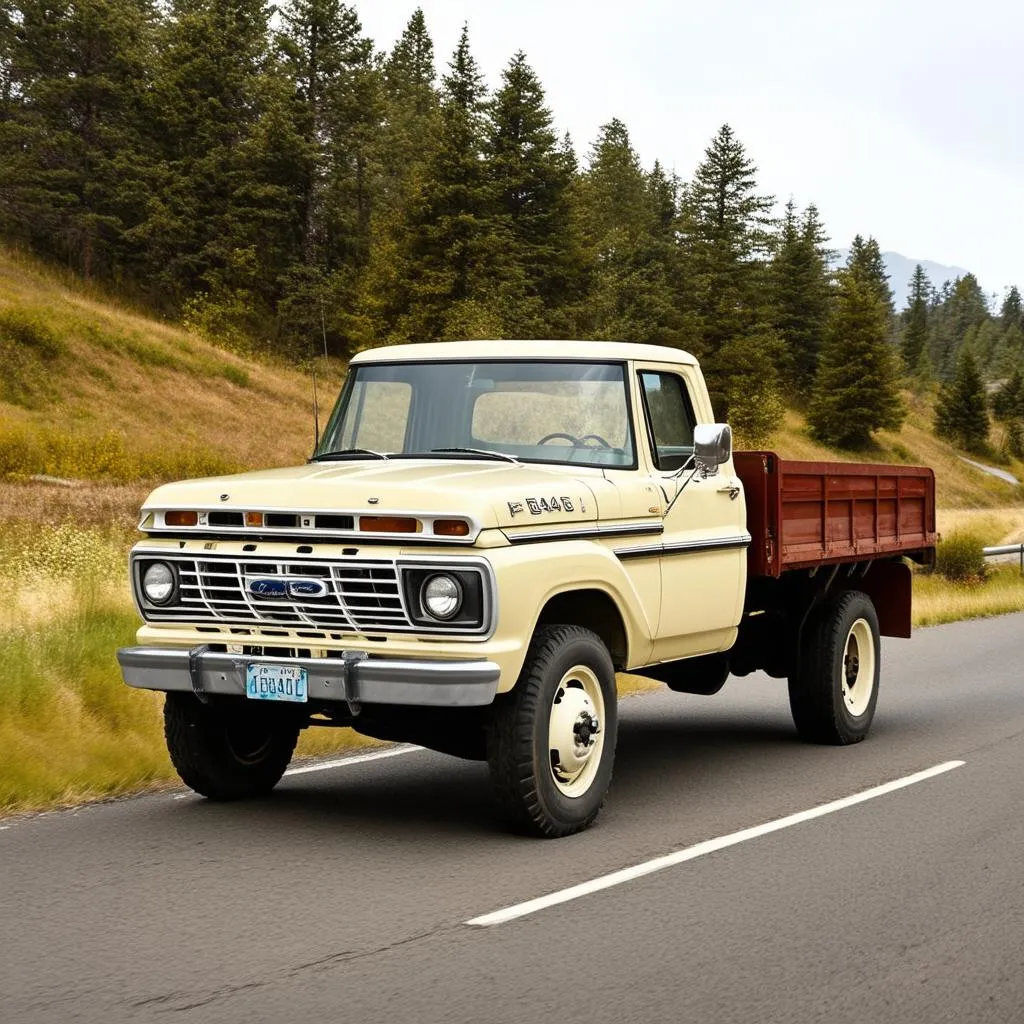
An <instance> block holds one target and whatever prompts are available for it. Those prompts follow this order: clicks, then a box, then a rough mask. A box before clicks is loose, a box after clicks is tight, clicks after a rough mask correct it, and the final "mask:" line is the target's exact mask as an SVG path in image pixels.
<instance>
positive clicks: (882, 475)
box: [735, 451, 936, 576]
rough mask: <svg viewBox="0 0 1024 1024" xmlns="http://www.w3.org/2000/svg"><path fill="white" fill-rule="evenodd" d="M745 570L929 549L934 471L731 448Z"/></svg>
mask: <svg viewBox="0 0 1024 1024" xmlns="http://www.w3.org/2000/svg"><path fill="white" fill-rule="evenodd" d="M735 461H736V472H737V473H738V475H739V477H740V479H741V480H742V481H743V488H744V491H745V492H746V502H747V523H748V529H749V531H750V535H751V538H752V541H751V545H750V550H749V563H748V568H749V572H750V574H751V575H752V576H779V575H781V574H782V573H783V572H785V571H787V570H789V569H809V568H813V567H815V566H822V565H836V564H841V563H847V562H863V561H870V560H874V559H878V558H892V557H893V556H896V555H904V556H906V557H908V558H911V559H913V560H915V561H918V562H923V563H929V562H931V561H932V559H933V557H934V551H935V543H936V533H935V474H934V472H933V471H932V470H931V469H928V468H927V467H924V466H892V465H882V464H876V463H859V462H798V461H794V460H790V459H782V458H780V457H779V456H778V455H777V454H776V453H775V452H758V451H738V452H736V453H735Z"/></svg>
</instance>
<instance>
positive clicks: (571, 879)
mask: <svg viewBox="0 0 1024 1024" xmlns="http://www.w3.org/2000/svg"><path fill="white" fill-rule="evenodd" d="M884 657H885V664H884V670H883V680H882V687H883V689H882V696H881V699H880V703H879V709H878V717H877V718H876V721H875V728H874V730H873V732H872V735H871V737H870V738H869V739H868V740H867V741H866V742H865V743H862V744H859V745H857V746H854V747H850V748H845V749H835V748H818V747H811V746H805V745H802V744H800V743H798V742H797V741H796V739H795V736H794V732H793V729H792V726H791V723H790V719H789V712H788V706H787V703H786V697H785V686H784V684H783V683H780V682H778V681H774V680H769V679H767V678H766V677H763V676H755V677H750V678H748V679H743V680H739V679H733V680H730V682H729V683H728V684H727V686H726V688H725V690H723V691H722V693H720V694H719V695H718V696H717V697H713V698H703V697H689V696H682V695H678V694H673V693H670V692H668V691H664V692H658V693H655V694H651V695H647V696H642V697H636V698H631V699H629V700H626V701H624V702H623V705H622V720H621V727H620V730H621V731H620V745H619V754H618V760H617V766H616V777H615V781H614V782H613V787H612V793H611V796H610V799H609V802H608V804H607V805H606V807H605V810H604V813H603V814H602V816H601V818H600V820H599V822H598V824H597V826H596V827H595V828H593V829H592V830H591V831H589V832H587V833H585V834H583V835H581V836H577V837H573V838H571V839H568V840H560V841H555V842H545V841H538V840H530V839H522V838H519V837H516V836H514V835H510V834H508V833H506V832H504V831H503V830H502V828H501V824H500V822H499V820H498V819H497V818H496V815H495V811H494V808H493V805H492V802H491V798H490V792H489V784H488V779H487V773H486V769H485V768H484V767H483V766H481V765H478V764H471V763H467V762H461V761H457V760H454V759H449V758H445V757H442V756H440V755H435V754H432V753H428V752H425V751H413V752H407V753H402V754H399V755H397V756H389V757H385V758H377V759H374V760H369V761H355V762H351V763H348V764H345V765H342V766H338V767H334V768H329V769H322V770H317V771H311V772H303V773H301V774H294V775H290V776H289V777H287V778H286V779H285V780H284V781H283V783H282V784H281V786H280V788H279V790H278V791H277V793H276V794H275V795H274V796H273V797H272V798H271V799H270V800H267V801H264V802H260V803H253V804H246V805H243V804H236V805H214V804H209V803H207V802H205V801H203V800H201V799H200V798H198V797H195V796H193V795H191V794H187V795H186V794H182V793H179V794H161V795H156V796H147V797H141V798H138V799H132V800H125V801H121V802H117V803H112V804H107V805H101V806H93V807H86V808H83V809H81V810H79V811H71V812H63V813H55V814H50V815H43V816H40V817H36V818H26V819H15V820H8V821H6V822H0V828H2V830H0V1021H2V1022H4V1024H36V1022H66V1021H87V1022H97V1024H115V1022H121V1021H142V1022H152V1021H171V1020H173V1021H183V1022H202V1024H207V1022H210V1024H217V1022H225V1024H227V1022H232V1024H234V1022H246V1024H257V1022H291V1021H304V1022H305V1021H308V1022H320V1021H324V1022H348V1021H378V1020H379V1021H415V1022H432V1021H446V1022H462V1021H465V1022H473V1024H478V1022H503V1021H530V1022H536V1021H546V1022H547V1021H563V1020H569V1021H587V1022H615V1024H621V1022H628V1021H643V1022H655V1021H665V1022H673V1024H676V1022H680V1021H691V1020H692V1021H699V1022H701V1024H717V1022H732V1021H736V1022H744V1024H749V1022H767V1021H773V1022H774V1021H779V1022H805V1021H827V1022H829V1024H845V1022H850V1024H854V1022H856V1024H866V1022H871V1024H888V1022H893V1024H895V1022H899V1024H908V1022H917V1021H920V1022H922V1024H941V1022H946V1021H949V1022H957V1024H962V1022H970V1024H983V1022H990V1021H991V1022H1000V1024H1019V1022H1021V1021H1024V815H1022V807H1024V616H1010V617H1006V618H1001V619H994V620H988V621H982V622H974V623H960V624H956V625H952V626H943V627H939V628H935V629H929V630H922V631H920V632H918V633H917V635H916V636H915V638H914V639H913V640H912V641H887V642H886V643H885V649H884ZM0 759H2V752H0ZM961 761H962V762H963V764H962V765H958V764H957V762H961ZM939 766H941V768H940V767H939ZM932 768H936V771H937V774H933V775H930V776H927V777H924V778H920V779H919V781H914V778H915V777H916V776H917V773H920V772H927V770H928V769H932ZM908 780H909V781H908ZM893 782H900V785H901V788H886V789H884V790H883V791H881V792H877V793H875V792H868V791H872V790H874V788H875V787H879V786H884V785H885V784H887V783H893ZM858 794H861V795H862V798H861V799H860V802H855V803H852V804H851V803H849V802H843V798H846V797H851V796H855V795H858ZM834 801H840V803H839V804H836V805H834V806H833V805H832V802H834ZM822 805H829V806H825V807H824V808H823V807H822ZM814 808H821V810H819V811H816V812H814V814H813V815H810V816H808V815H805V814H803V813H802V812H807V811H811V810H812V809H814ZM790 816H795V817H790ZM779 819H785V820H783V821H781V822H780V821H779ZM771 822H776V823H777V824H775V825H770V827H769V828H768V829H767V830H765V829H759V828H757V826H763V825H766V824H768V823H771ZM744 830H750V832H746V831H744ZM736 833H741V835H740V837H739V838H738V839H737V837H736V836H735V834H736ZM722 837H732V838H727V839H725V840H723V842H722V843H716V842H709V841H714V840H722ZM723 843H727V844H730V845H724V847H723ZM698 844H708V845H707V846H700V845H698ZM677 851H688V852H685V853H683V854H682V855H681V856H680V857H677V858H675V860H674V861H670V862H669V865H668V866H664V863H663V862H662V869H661V870H658V871H655V872H653V873H648V874H638V873H637V872H627V873H626V875H625V877H623V876H615V877H613V879H612V880H611V881H616V879H618V884H611V885H607V887H605V888H597V889H596V891H589V890H588V891H587V892H586V893H585V894H584V895H580V896H578V898H575V899H568V900H566V895H567V894H566V893H565V890H566V889H567V888H568V887H571V886H574V885H578V884H581V883H587V882H590V881H592V880H594V879H600V878H602V877H603V876H607V875H608V874H609V873H614V872H619V871H621V870H622V869H628V868H631V867H635V866H641V867H640V869H639V870H640V871H646V870H648V869H649V867H650V866H651V865H650V862H651V861H652V859H655V858H659V857H664V856H665V855H669V854H672V853H674V852H677ZM707 851H710V852H707ZM701 854H702V855H701ZM644 865H646V867H645V866H644ZM655 866H657V865H655ZM602 884H605V883H602ZM590 888H591V889H593V888H594V887H590ZM552 894H554V896H555V898H556V899H558V900H565V901H564V902H558V903H556V904H555V905H553V906H549V907H546V908H544V909H540V910H536V911H535V912H533V913H526V914H525V916H518V917H514V919H511V920H508V921H507V922H506V923H499V924H493V925H491V926H488V927H480V926H477V925H469V924H467V923H466V922H468V921H474V920H478V919H480V918H481V917H483V918H484V919H485V920H488V915H491V914H492V913H493V912H496V911H507V910H510V908H511V911H510V912H511V913H512V914H522V913H523V909H524V908H523V904H524V903H526V902H527V901H530V900H533V899H535V898H537V897H542V896H549V895H552ZM568 895H572V894H571V893H570V894H568ZM526 909H527V910H528V909H529V907H527V908H526Z"/></svg>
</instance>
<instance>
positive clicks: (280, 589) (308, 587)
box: [246, 576, 327, 599]
mask: <svg viewBox="0 0 1024 1024" xmlns="http://www.w3.org/2000/svg"><path fill="white" fill-rule="evenodd" d="M246 589H247V590H248V591H249V593H250V594H252V595H253V597H262V598H272V599H273V598H287V597H295V598H299V597H324V596H325V595H326V594H327V584H326V583H325V582H324V581H323V580H315V579H306V578H304V577H295V576H285V577H281V576H278V577H276V578H275V577H272V576H271V577H262V576H261V577H256V578H255V579H252V578H250V579H248V580H247V581H246Z"/></svg>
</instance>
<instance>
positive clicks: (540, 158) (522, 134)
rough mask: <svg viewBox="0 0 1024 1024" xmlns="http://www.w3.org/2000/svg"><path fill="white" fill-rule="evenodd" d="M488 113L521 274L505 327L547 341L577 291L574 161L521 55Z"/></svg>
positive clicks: (504, 213)
mask: <svg viewBox="0 0 1024 1024" xmlns="http://www.w3.org/2000/svg"><path fill="white" fill-rule="evenodd" d="M488 113H489V131H488V135H489V137H488V145H487V172H488V176H489V179H490V182H491V186H492V188H493V190H494V195H495V198H496V202H497V212H498V216H499V217H500V218H502V220H503V222H504V229H505V230H506V231H507V233H508V236H509V239H510V243H511V249H510V251H509V253H508V258H509V260H510V261H511V262H513V263H514V264H516V265H517V266H518V267H520V268H521V270H522V274H523V276H524V281H523V290H522V294H521V295H519V296H518V297H517V298H516V300H515V301H514V303H513V304H512V308H511V309H510V310H509V312H508V314H507V315H506V326H507V328H508V330H509V332H510V333H511V334H512V335H513V336H515V337H551V336H554V335H555V334H556V333H558V326H555V325H558V324H559V322H560V320H561V317H560V315H559V314H560V309H559V307H561V306H564V305H566V304H567V303H569V302H571V301H572V299H573V298H574V295H575V293H576V292H577V291H578V262H579V251H578V242H577V240H576V239H575V238H574V237H573V231H572V217H571V210H570V196H569V188H570V184H571V180H572V173H573V164H574V161H573V159H572V158H571V155H570V156H567V154H566V153H564V152H563V150H562V149H561V148H560V146H559V144H558V140H557V138H556V136H555V134H554V132H553V131H552V128H551V121H552V117H551V111H550V110H548V108H547V106H546V105H545V102H544V90H543V88H542V87H541V84H540V81H539V80H538V78H537V76H536V74H535V73H534V72H533V69H532V68H531V67H530V66H529V64H528V63H527V62H526V56H525V55H524V54H523V53H522V52H520V53H517V54H516V55H515V56H514V57H513V58H512V60H511V61H510V63H509V65H508V67H507V68H506V69H505V71H504V72H503V73H502V84H501V88H500V89H499V90H498V91H497V92H496V93H495V95H494V98H493V100H492V101H491V104H490V106H489V109H488ZM553 327H554V329H552V328H553Z"/></svg>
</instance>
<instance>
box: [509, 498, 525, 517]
mask: <svg viewBox="0 0 1024 1024" xmlns="http://www.w3.org/2000/svg"><path fill="white" fill-rule="evenodd" d="M522 511H523V503H522V502H521V501H510V502H508V512H509V515H511V516H517V515H519V513H520V512H522Z"/></svg>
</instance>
